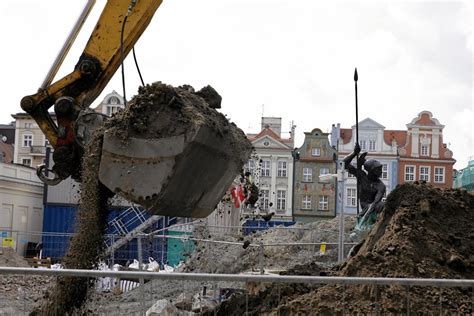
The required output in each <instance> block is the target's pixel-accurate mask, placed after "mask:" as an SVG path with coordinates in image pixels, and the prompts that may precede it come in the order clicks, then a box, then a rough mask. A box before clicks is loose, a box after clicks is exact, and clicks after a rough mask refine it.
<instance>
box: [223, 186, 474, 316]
mask: <svg viewBox="0 0 474 316" xmlns="http://www.w3.org/2000/svg"><path fill="white" fill-rule="evenodd" d="M472 249H474V196H473V195H471V194H468V193H466V192H464V191H459V190H440V189H436V188H433V187H431V186H428V185H425V184H404V185H400V186H398V187H397V188H396V189H395V190H394V191H393V192H392V193H391V194H390V195H389V196H388V198H387V201H386V204H385V209H384V210H383V211H382V213H381V214H379V216H378V218H377V222H376V223H375V225H374V227H373V228H372V231H371V232H370V234H369V235H368V237H367V238H366V239H365V240H364V241H363V242H362V244H361V245H360V247H359V249H358V251H357V253H356V254H355V255H353V256H352V257H351V258H349V259H348V260H347V261H346V263H344V264H343V265H342V266H339V267H337V268H336V269H334V270H332V271H328V274H329V275H334V276H357V277H399V278H450V279H473V278H474V254H473V253H472ZM316 270H317V269H316ZM275 288H278V287H277V286H268V287H267V288H266V289H264V290H262V291H261V292H260V293H259V294H257V295H255V296H252V297H249V298H247V302H253V301H257V302H258V301H260V302H262V304H260V305H259V304H256V306H254V307H253V308H252V310H251V312H250V313H249V315H277V314H281V315H342V314H344V315H346V314H349V315H352V314H363V315H367V314H377V313H380V314H400V313H402V314H406V313H408V311H410V313H411V314H414V315H420V314H423V315H430V314H432V313H433V311H434V310H436V311H440V310H441V311H442V313H443V314H448V315H453V314H456V315H459V314H462V315H464V314H470V313H472V308H473V307H472V289H470V288H432V287H429V288H428V287H410V288H407V287H401V286H378V287H376V286H334V285H326V286H318V287H315V288H313V289H308V288H307V287H301V286H300V285H295V287H294V292H292V293H290V294H288V295H286V294H282V291H281V286H280V302H279V303H275V304H273V305H272V306H269V304H267V302H266V301H265V300H263V299H264V298H265V297H267V296H268V295H269V293H272V292H274V291H275ZM233 302H234V303H233ZM244 302H245V301H244ZM241 307H242V297H241V296H240V297H236V298H234V301H232V300H231V301H229V302H227V303H226V305H225V306H224V305H223V306H222V307H221V309H220V310H218V311H216V314H218V315H239V313H240V312H241V311H242V309H241ZM232 311H235V312H232Z"/></svg>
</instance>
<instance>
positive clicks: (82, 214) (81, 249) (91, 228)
mask: <svg viewBox="0 0 474 316" xmlns="http://www.w3.org/2000/svg"><path fill="white" fill-rule="evenodd" d="M101 140H102V138H101V134H100V131H99V132H98V133H96V134H95V135H94V138H93V140H92V141H91V143H90V144H89V146H88V148H87V149H86V152H85V154H84V158H83V165H82V184H81V202H80V205H79V210H78V213H77V222H76V234H75V235H74V237H73V238H72V239H71V240H70V244H69V249H68V252H67V254H66V257H65V258H64V259H63V264H64V267H65V268H67V269H95V268H96V267H97V264H98V263H99V260H100V259H101V255H102V251H103V244H104V242H103V233H104V230H105V227H106V218H107V200H108V197H110V191H108V189H107V188H105V187H104V186H102V185H101V184H100V182H99V179H98V176H97V174H98V171H99V162H100V149H101ZM93 284H94V279H88V278H73V277H60V278H58V281H57V283H56V286H55V288H54V289H53V291H52V294H51V297H50V299H49V300H48V301H47V303H46V304H45V305H43V306H42V307H41V309H39V310H38V311H36V312H37V313H38V314H40V315H65V314H71V313H72V312H73V311H74V310H76V309H79V308H80V307H81V305H82V304H83V303H84V301H85V300H86V299H87V294H88V289H89V288H90V287H91V286H93ZM33 314H34V313H33Z"/></svg>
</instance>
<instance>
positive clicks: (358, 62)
mask: <svg viewBox="0 0 474 316" xmlns="http://www.w3.org/2000/svg"><path fill="white" fill-rule="evenodd" d="M124 1H125V0H124ZM85 2H86V1H85V0H75V1H64V0H49V1H37V0H34V1H33V0H30V1H26V0H2V1H1V2H0V34H1V40H2V45H1V47H2V49H1V50H0V62H1V64H2V66H1V69H2V71H1V74H2V75H1V76H0V78H1V79H0V80H1V81H0V89H1V95H2V102H1V103H2V105H1V107H0V123H9V122H10V121H12V120H13V119H12V117H11V116H10V115H11V114H12V113H17V112H20V111H21V108H20V106H19V103H20V100H21V98H22V97H23V96H24V95H28V94H33V93H35V92H36V90H37V89H38V87H39V86H40V84H41V83H42V81H43V79H44V77H45V75H46V73H47V71H48V70H49V67H50V66H51V63H52V61H53V60H54V58H55V57H56V54H57V52H58V50H59V48H60V47H61V46H62V43H63V41H64V39H65V37H66V36H67V34H68V33H69V30H70V28H71V27H72V25H73V23H74V21H75V19H76V18H77V16H78V14H79V12H80V11H81V9H82V7H83V5H84V3H85ZM104 3H105V0H98V1H97V4H96V6H95V8H94V11H93V13H92V14H91V16H90V18H89V19H88V22H87V23H86V25H85V27H84V28H83V31H82V32H81V35H80V36H79V38H78V40H77V41H76V44H75V46H74V48H73V49H72V50H71V52H70V53H69V55H68V57H67V59H66V61H65V63H64V65H63V67H62V68H61V70H60V72H59V74H58V76H57V78H56V80H57V79H60V78H61V77H63V76H64V75H66V74H68V73H70V72H71V71H72V70H73V67H74V65H75V63H76V62H77V59H78V58H79V55H80V53H81V51H82V49H83V48H84V45H85V43H86V41H87V39H88V37H89V34H90V32H91V29H92V28H93V26H94V25H95V22H96V20H97V19H98V15H99V13H100V11H101V10H102V8H103V6H104ZM472 21H473V10H472V5H471V1H436V2H431V1H396V2H395V1H390V2H388V1H344V2H340V1H333V0H331V1H329V0H328V1H316V0H308V1H305V0H292V1H290V0H286V1H277V0H273V1H270V0H268V1H266V0H247V1H245V0H219V1H218V0H199V1H195V0H164V2H163V4H162V5H161V7H160V8H159V9H158V11H157V12H156V14H155V16H154V18H153V20H152V22H151V24H150V25H149V27H148V28H147V30H145V32H144V34H143V35H142V37H141V38H140V40H139V41H138V43H137V45H136V46H135V48H136V53H137V58H138V61H139V64H140V68H141V71H142V74H143V77H144V80H145V82H147V83H151V82H154V81H162V82H164V83H168V84H172V85H175V86H177V85H182V84H190V85H192V86H194V87H195V88H196V89H200V88H201V87H202V86H204V85H207V84H210V85H212V86H213V87H214V88H215V89H216V90H217V91H218V92H219V93H220V94H221V95H222V97H223V104H222V106H223V108H222V109H221V111H222V112H223V113H225V114H227V116H228V117H229V118H230V119H231V120H232V121H234V122H235V123H236V124H237V125H238V126H239V127H240V128H242V129H243V130H244V132H247V133H254V132H258V131H259V130H260V118H261V116H262V114H263V115H264V116H277V117H282V119H283V128H282V130H283V131H284V132H288V131H289V130H290V122H291V121H294V124H296V125H297V128H296V145H297V146H298V147H299V146H301V145H302V142H303V138H304V134H303V133H304V132H309V131H311V130H312V129H313V128H316V127H318V128H321V129H322V130H323V131H329V130H330V127H331V124H333V123H341V126H342V127H345V128H350V127H351V126H352V125H354V124H355V110H354V82H353V72H354V67H357V69H358V72H359V83H358V85H359V120H363V119H364V118H366V117H370V118H372V119H374V120H375V121H377V122H378V123H380V124H382V125H384V126H385V127H386V128H387V129H405V128H406V124H407V123H409V122H410V121H411V120H412V119H413V118H414V117H416V116H417V114H418V113H419V112H421V111H423V110H428V111H431V112H432V113H433V116H434V117H435V118H437V119H438V120H439V121H440V122H441V124H444V125H445V129H444V142H445V143H447V144H448V146H449V148H450V149H451V150H452V151H453V152H454V158H455V159H456V160H457V163H456V165H455V168H458V169H459V168H463V167H465V166H466V165H467V161H468V157H469V156H474V140H473V139H474V106H473V69H472V64H473V37H472V29H473V25H472V23H473V22H472ZM125 65H126V78H127V96H129V97H130V96H133V95H134V94H135V93H136V92H137V88H138V86H139V84H140V81H139V78H138V75H137V72H136V69H135V66H134V63H133V59H132V58H131V55H130V57H129V58H127V59H126V61H125ZM119 75H120V72H118V73H117V74H116V75H115V77H114V78H113V79H112V80H111V82H110V83H109V85H108V86H107V87H106V88H105V90H104V92H103V93H102V95H101V96H100V97H99V98H98V99H97V100H96V102H95V103H94V105H95V104H97V103H98V102H99V101H101V100H102V98H103V97H104V96H105V94H107V93H109V92H111V91H112V90H116V91H117V92H119V93H120V94H122V86H121V78H120V76H119ZM284 136H288V134H284Z"/></svg>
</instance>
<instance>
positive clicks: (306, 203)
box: [301, 195, 311, 210]
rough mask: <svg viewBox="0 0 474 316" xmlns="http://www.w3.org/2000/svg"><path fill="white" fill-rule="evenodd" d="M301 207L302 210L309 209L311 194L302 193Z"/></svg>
mask: <svg viewBox="0 0 474 316" xmlns="http://www.w3.org/2000/svg"><path fill="white" fill-rule="evenodd" d="M301 205H302V206H301V208H302V209H303V210H310V209H311V195H303V200H302V202H301Z"/></svg>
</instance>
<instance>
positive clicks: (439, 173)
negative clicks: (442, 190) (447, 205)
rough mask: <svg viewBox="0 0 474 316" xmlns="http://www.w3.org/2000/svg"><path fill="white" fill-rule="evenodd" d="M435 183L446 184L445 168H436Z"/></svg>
mask: <svg viewBox="0 0 474 316" xmlns="http://www.w3.org/2000/svg"><path fill="white" fill-rule="evenodd" d="M434 182H436V183H444V167H435V168H434Z"/></svg>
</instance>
